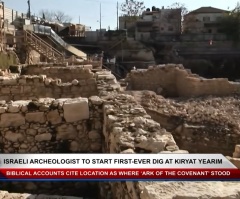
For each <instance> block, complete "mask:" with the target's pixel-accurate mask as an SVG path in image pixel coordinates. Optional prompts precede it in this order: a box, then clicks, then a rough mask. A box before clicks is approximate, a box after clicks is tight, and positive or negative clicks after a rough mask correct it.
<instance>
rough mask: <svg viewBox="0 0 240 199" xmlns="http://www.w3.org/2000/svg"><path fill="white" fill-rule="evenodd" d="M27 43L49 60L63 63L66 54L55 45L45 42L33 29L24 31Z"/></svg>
mask: <svg viewBox="0 0 240 199" xmlns="http://www.w3.org/2000/svg"><path fill="white" fill-rule="evenodd" d="M24 40H25V43H26V44H27V45H28V46H30V47H32V48H33V49H34V50H36V51H37V52H38V53H39V54H41V55H42V56H44V57H45V58H46V59H47V60H48V61H50V62H54V63H63V62H64V55H63V53H61V52H59V51H58V50H56V49H55V48H54V47H53V46H51V45H50V44H48V43H47V42H45V41H44V40H43V39H41V38H40V37H38V36H37V35H36V34H34V33H33V32H31V31H28V30H25V31H24Z"/></svg>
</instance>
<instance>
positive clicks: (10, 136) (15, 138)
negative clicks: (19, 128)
mask: <svg viewBox="0 0 240 199" xmlns="http://www.w3.org/2000/svg"><path fill="white" fill-rule="evenodd" d="M5 139H6V140H9V141H11V142H21V141H23V140H24V136H23V134H21V133H13V132H12V131H7V132H6V134H5Z"/></svg>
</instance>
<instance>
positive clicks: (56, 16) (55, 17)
mask: <svg viewBox="0 0 240 199" xmlns="http://www.w3.org/2000/svg"><path fill="white" fill-rule="evenodd" d="M39 15H40V16H44V17H45V19H46V20H47V21H50V22H57V23H69V22H71V21H72V17H71V16H69V15H66V14H64V12H62V11H49V10H41V11H40V12H39Z"/></svg>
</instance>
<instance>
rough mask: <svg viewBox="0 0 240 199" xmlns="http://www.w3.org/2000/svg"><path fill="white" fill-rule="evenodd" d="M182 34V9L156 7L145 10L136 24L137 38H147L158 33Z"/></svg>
mask: <svg viewBox="0 0 240 199" xmlns="http://www.w3.org/2000/svg"><path fill="white" fill-rule="evenodd" d="M159 34H160V35H179V34H181V9H164V7H163V8H162V9H156V10H152V11H145V12H143V14H142V16H141V18H140V19H138V20H137V24H136V38H137V39H141V40H147V39H149V38H150V37H151V36H153V37H154V36H157V35H159Z"/></svg>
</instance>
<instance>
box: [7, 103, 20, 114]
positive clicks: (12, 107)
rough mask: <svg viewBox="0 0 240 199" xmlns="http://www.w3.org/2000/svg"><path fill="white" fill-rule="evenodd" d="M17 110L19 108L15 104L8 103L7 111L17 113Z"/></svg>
mask: <svg viewBox="0 0 240 199" xmlns="http://www.w3.org/2000/svg"><path fill="white" fill-rule="evenodd" d="M19 110H20V107H19V106H18V105H16V104H10V105H9V106H8V112H10V113H17V112H19Z"/></svg>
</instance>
